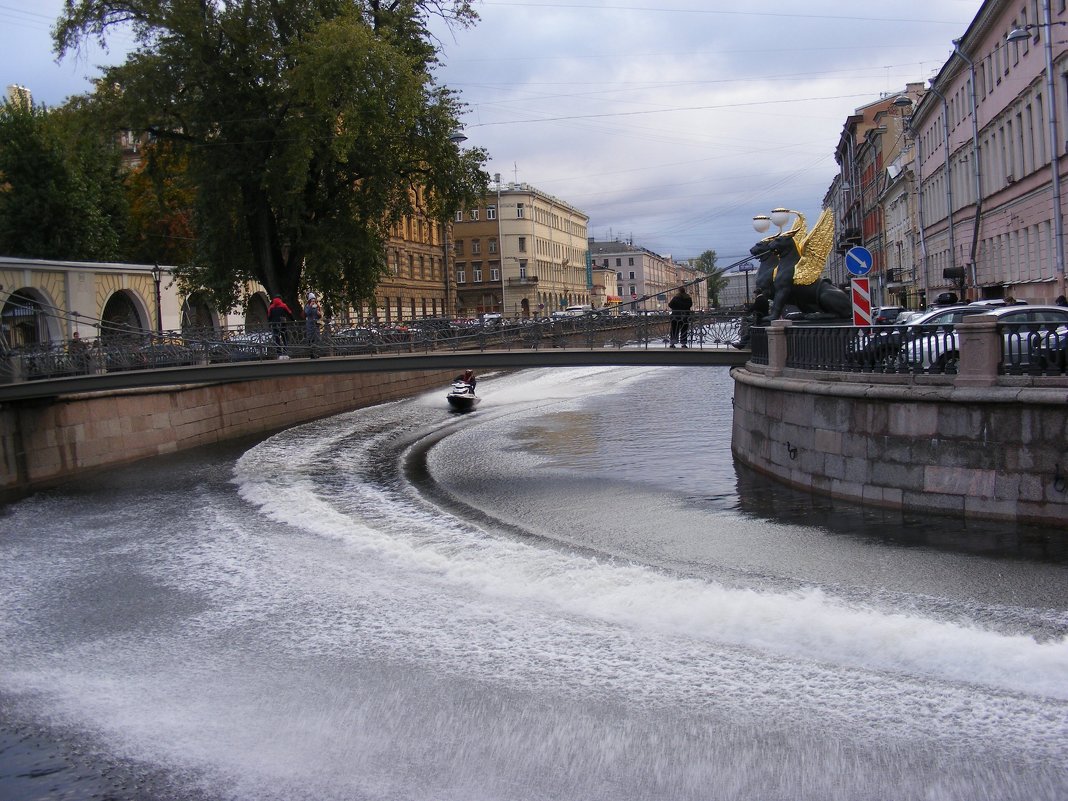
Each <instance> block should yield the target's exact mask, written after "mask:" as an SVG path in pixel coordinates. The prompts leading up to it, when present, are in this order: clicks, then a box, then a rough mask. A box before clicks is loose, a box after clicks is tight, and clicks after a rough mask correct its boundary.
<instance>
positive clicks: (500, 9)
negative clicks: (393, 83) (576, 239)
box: [440, 0, 980, 264]
mask: <svg viewBox="0 0 1068 801" xmlns="http://www.w3.org/2000/svg"><path fill="white" fill-rule="evenodd" d="M708 5H709V4H708V3H705V2H687V0H674V1H672V0H669V7H666V8H656V7H654V6H653V4H652V3H651V2H646V3H645V4H640V3H619V2H596V1H595V0H590V1H589V2H582V3H562V2H557V3H547V2H536V0H531V1H530V2H514V1H513V0H499V2H485V3H481V4H479V6H478V8H479V12H480V14H481V16H482V21H481V23H480V24H479V25H478V26H477V27H476V28H474V29H473V30H469V31H462V32H459V33H457V34H456V36H455V39H454V40H453V39H450V37H449V36H448V35H447V34H446V35H444V36H443V37H442V41H443V43H444V50H445V66H444V68H443V69H442V71H441V75H440V77H441V79H442V82H444V83H447V84H448V85H450V86H452V87H454V88H456V89H457V90H459V91H460V92H461V94H462V96H463V98H464V100H465V101H466V102H467V103H468V104H469V113H468V114H467V115H466V117H465V126H466V127H465V132H466V133H467V135H468V137H469V140H470V142H469V143H470V144H472V145H478V146H482V147H485V148H487V149H488V151H489V152H490V155H491V158H492V161H491V163H490V165H489V168H490V172H491V173H493V172H499V173H500V174H501V176H502V179H503V180H505V181H508V180H513V179H518V180H519V181H525V182H528V183H531V184H533V185H535V186H537V187H538V188H540V189H542V190H544V191H547V192H549V193H550V194H553V195H556V196H557V197H560V198H563V199H564V200H567V201H569V202H571V203H572V204H574V205H575V206H577V207H578V208H580V209H582V210H583V211H585V212H586V213H588V214H589V215H590V217H591V222H590V233H591V235H594V236H596V237H598V238H605V237H608V236H621V237H626V238H633V240H634V241H635V243H636V244H639V245H642V246H644V247H648V248H649V249H651V250H655V251H657V252H661V253H671V254H672V255H674V256H676V257H685V256H693V255H697V254H699V253H701V252H703V251H704V250H707V249H713V250H716V251H717V253H718V254H719V255H720V263H721V264H724V263H726V261H725V260H726V259H729V260H731V261H733V260H735V259H737V258H741V257H743V256H744V255H745V254H746V253H747V252H748V248H749V246H750V245H751V244H752V243H753V242H754V241H755V240H756V238H757V237H756V235H755V234H754V232H753V230H752V227H751V225H750V218H751V217H752V215H753V214H757V213H766V212H767V211H768V210H770V209H771V208H774V207H776V206H780V205H782V206H786V207H788V208H793V209H797V210H799V211H802V212H803V213H805V215H806V216H807V217H808V218H809V220H810V221H814V219H815V217H816V216H818V212H819V208H820V205H821V203H822V200H823V196H824V193H825V192H826V189H827V187H828V186H829V184H830V181H831V179H832V178H833V176H834V175H835V174H836V172H837V165H836V163H835V161H834V150H835V147H836V146H837V143H838V137H839V135H840V133H841V130H842V125H843V123H844V122H845V119H846V118H847V117H848V116H849V115H850V114H851V113H853V111H854V110H855V109H856V108H857V107H858V106H861V105H865V104H867V103H869V102H871V101H872V100H875V99H877V98H878V97H879V96H880V95H882V94H886V93H895V92H898V91H901V90H902V89H903V88H904V86H905V84H906V83H908V82H914V81H924V80H926V79H927V78H928V77H930V76H931V75H933V74H934V72H936V71H937V70H938V69H939V68H940V67H941V66H942V64H943V63H944V62H945V60H946V58H947V57H948V55H949V53H950V51H951V50H952V45H951V40H952V39H953V38H955V37H958V36H960V35H962V34H963V33H964V31H965V30H966V28H967V26H968V24H969V23H970V22H971V20H972V18H973V16H974V15H975V13H976V12H977V11H978V8H979V6H980V3H979V2H961V0H941V1H939V0H932V2H926V3H918V2H902V3H897V4H895V5H894V6H893V7H892V8H887V9H884V10H883V12H882V13H876V12H877V11H878V9H874V10H870V8H869V7H866V6H843V4H842V3H840V2H833V3H832V2H810V3H806V4H805V5H804V6H800V5H799V4H796V7H797V9H798V10H796V11H790V12H786V13H780V12H775V11H763V10H760V11H756V10H752V8H753V4H752V3H741V2H737V3H734V2H717V3H716V4H715V8H714V9H709V8H708Z"/></svg>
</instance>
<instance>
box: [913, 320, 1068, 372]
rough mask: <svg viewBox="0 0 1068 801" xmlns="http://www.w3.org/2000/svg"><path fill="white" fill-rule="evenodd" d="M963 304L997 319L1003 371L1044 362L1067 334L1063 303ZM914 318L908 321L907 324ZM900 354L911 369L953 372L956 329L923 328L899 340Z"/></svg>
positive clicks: (957, 354)
mask: <svg viewBox="0 0 1068 801" xmlns="http://www.w3.org/2000/svg"><path fill="white" fill-rule="evenodd" d="M957 308H958V309H959V308H960V307H957ZM966 308H972V309H977V310H978V311H979V313H981V314H986V315H990V316H992V317H994V318H996V319H997V322H998V328H999V330H1000V331H1001V336H1002V350H1001V358H1002V364H1003V365H1004V367H1005V369H1006V372H1013V371H1022V370H1026V369H1030V368H1031V367H1040V366H1044V365H1045V362H1046V361H1047V360H1048V358H1049V356H1048V354H1049V353H1051V352H1054V351H1056V350H1057V349H1063V347H1064V345H1063V343H1064V341H1065V338H1066V336H1068V308H1065V307H1063V306H1030V305H1012V306H985V305H981V306H972V307H966ZM970 313H972V314H974V313H975V312H970ZM959 319H960V318H957V320H954V321H953V322H957V321H958V320H959ZM914 322H915V321H909V325H910V326H911V325H912V324H913V323H914ZM928 325H932V323H927V324H925V325H924V328H926V327H927V326H928ZM902 358H903V359H904V360H905V362H906V363H908V365H909V366H910V367H911V368H912V369H916V370H919V369H922V370H924V371H928V372H932V373H955V372H956V371H957V363H958V362H959V360H960V345H959V342H958V337H957V332H956V330H955V329H942V330H937V329H936V330H930V331H928V330H923V331H922V333H920V335H918V336H916V337H914V338H912V339H911V340H910V341H908V342H905V343H904V344H903V346H902Z"/></svg>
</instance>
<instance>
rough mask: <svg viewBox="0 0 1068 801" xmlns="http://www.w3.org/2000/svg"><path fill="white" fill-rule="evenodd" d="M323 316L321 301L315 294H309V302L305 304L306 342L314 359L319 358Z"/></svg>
mask: <svg viewBox="0 0 1068 801" xmlns="http://www.w3.org/2000/svg"><path fill="white" fill-rule="evenodd" d="M322 316H323V313H322V311H320V309H319V299H318V298H317V297H316V296H315V293H314V292H309V293H308V302H307V303H305V304H304V342H305V344H306V345H307V346H308V348H309V349H310V350H311V357H312V358H313V359H318V358H319V350H318V348H319V320H320V319H322Z"/></svg>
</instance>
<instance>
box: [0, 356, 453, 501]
mask: <svg viewBox="0 0 1068 801" xmlns="http://www.w3.org/2000/svg"><path fill="white" fill-rule="evenodd" d="M454 372H455V371H452V370H449V371H444V372H442V371H407V372H397V373H353V374H347V375H340V376H339V375H328V376H302V377H295V378H285V379H277V380H272V381H250V382H243V383H237V384H214V385H197V386H186V385H183V386H174V387H166V388H161V389H153V390H131V391H126V392H109V393H103V392H101V393H86V394H81V395H68V396H64V397H60V398H55V399H51V400H48V401H32V402H30V401H26V402H18V403H11V404H6V405H4V406H2V407H0V500H11V499H13V498H16V497H18V496H19V495H22V494H25V493H27V492H29V491H32V490H34V489H37V488H40V487H43V486H47V485H50V484H55V483H58V482H60V481H63V480H65V479H68V478H72V477H74V476H76V475H78V474H79V473H83V472H85V471H87V470H93V469H96V468H100V467H106V466H109V465H116V464H121V463H125V462H132V461H135V460H138V459H144V458H147V457H150V456H158V455H160V454H165V453H173V452H175V451H178V450H183V449H186V448H193V447H196V446H198V445H205V444H209V443H213V442H220V441H223V440H227V439H236V438H238V437H243V436H248V435H252V434H261V433H267V432H270V431H276V430H278V429H281V428H285V427H286V426H291V425H296V424H298V423H303V422H307V421H309V420H315V419H317V418H320V417H326V416H328V415H332V414H338V413H341V412H345V411H349V410H352V409H358V408H361V407H364V406H372V405H374V404H377V403H383V402H385V401H389V400H395V399H398V398H402V397H407V396H410V395H415V394H418V393H421V392H426V391H430V390H433V389H436V388H443V387H445V386H446V385H447V384H448V382H449V381H451V379H452V377H453V374H454ZM444 396H445V390H444V389H442V404H444V403H445V397H444Z"/></svg>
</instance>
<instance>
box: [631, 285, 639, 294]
mask: <svg viewBox="0 0 1068 801" xmlns="http://www.w3.org/2000/svg"><path fill="white" fill-rule="evenodd" d="M630 294H632V295H637V294H638V293H637V292H635V291H634V284H631V285H630Z"/></svg>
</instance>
